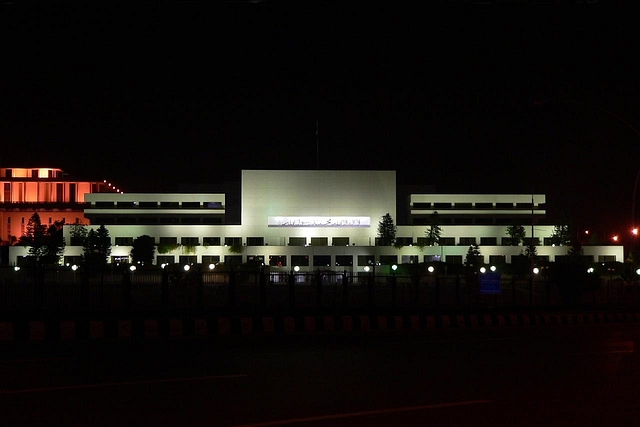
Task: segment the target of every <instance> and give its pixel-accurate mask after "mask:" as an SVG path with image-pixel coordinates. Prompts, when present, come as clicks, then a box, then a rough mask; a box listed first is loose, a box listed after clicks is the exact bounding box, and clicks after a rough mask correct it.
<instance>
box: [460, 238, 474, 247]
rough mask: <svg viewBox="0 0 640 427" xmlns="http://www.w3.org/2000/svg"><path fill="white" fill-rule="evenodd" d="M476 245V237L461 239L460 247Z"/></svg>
mask: <svg viewBox="0 0 640 427" xmlns="http://www.w3.org/2000/svg"><path fill="white" fill-rule="evenodd" d="M475 244H476V238H475V237H461V238H460V246H470V245H475Z"/></svg>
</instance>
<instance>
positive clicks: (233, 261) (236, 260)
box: [224, 255, 242, 265]
mask: <svg viewBox="0 0 640 427" xmlns="http://www.w3.org/2000/svg"><path fill="white" fill-rule="evenodd" d="M224 263H225V264H228V265H240V264H242V255H225V256H224Z"/></svg>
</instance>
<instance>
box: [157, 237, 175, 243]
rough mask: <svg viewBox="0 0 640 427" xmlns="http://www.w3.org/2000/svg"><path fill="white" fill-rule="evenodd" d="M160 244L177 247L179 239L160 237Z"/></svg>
mask: <svg viewBox="0 0 640 427" xmlns="http://www.w3.org/2000/svg"><path fill="white" fill-rule="evenodd" d="M158 242H159V243H160V244H161V245H177V244H178V238H177V237H160V239H159V240H158Z"/></svg>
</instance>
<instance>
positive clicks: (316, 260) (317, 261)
mask: <svg viewBox="0 0 640 427" xmlns="http://www.w3.org/2000/svg"><path fill="white" fill-rule="evenodd" d="M313 266H314V267H330V266H331V255H314V256H313Z"/></svg>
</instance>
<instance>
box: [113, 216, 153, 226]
mask: <svg viewBox="0 0 640 427" xmlns="http://www.w3.org/2000/svg"><path fill="white" fill-rule="evenodd" d="M127 221H130V220H128V219H127ZM118 222H119V221H118ZM157 223H158V218H157V217H155V216H141V217H139V218H138V224H157Z"/></svg>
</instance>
